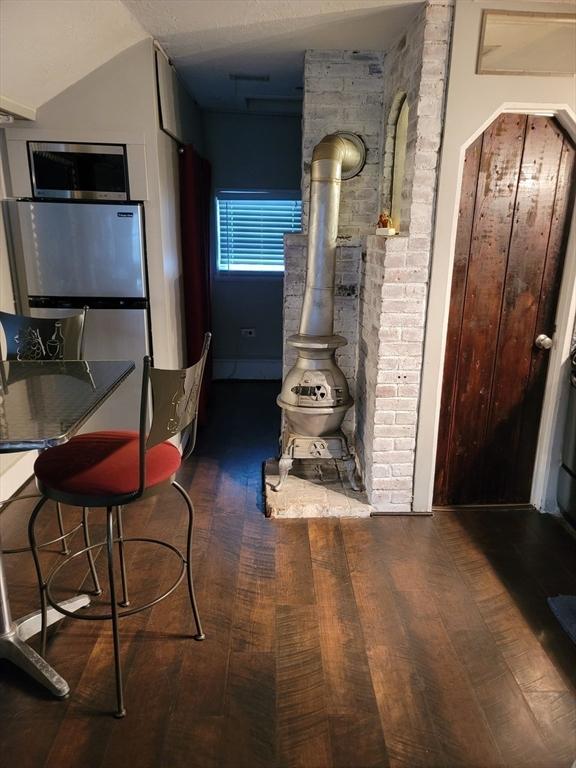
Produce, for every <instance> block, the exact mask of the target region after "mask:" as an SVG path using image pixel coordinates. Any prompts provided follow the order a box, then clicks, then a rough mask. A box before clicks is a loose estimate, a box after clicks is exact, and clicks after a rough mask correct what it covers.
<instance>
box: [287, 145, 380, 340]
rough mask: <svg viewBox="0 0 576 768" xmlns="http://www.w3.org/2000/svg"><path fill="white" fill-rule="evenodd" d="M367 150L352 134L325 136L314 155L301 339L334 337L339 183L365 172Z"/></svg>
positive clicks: (311, 174)
mask: <svg viewBox="0 0 576 768" xmlns="http://www.w3.org/2000/svg"><path fill="white" fill-rule="evenodd" d="M365 157H366V150H365V147H364V143H363V142H362V140H361V139H360V138H359V137H358V136H356V135H355V134H352V133H334V134H331V135H329V136H325V137H324V138H323V139H322V141H320V143H319V144H317V145H316V147H315V148H314V151H313V154H312V164H311V171H310V212H309V223H308V257H307V267H306V287H305V290H304V302H303V305H302V315H301V317H300V328H299V335H303V336H331V335H332V334H333V328H334V282H335V256H336V239H337V237H338V214H339V210H340V182H341V180H342V179H350V178H352V177H353V176H356V175H357V174H358V173H360V171H361V170H362V168H363V166H364V162H365Z"/></svg>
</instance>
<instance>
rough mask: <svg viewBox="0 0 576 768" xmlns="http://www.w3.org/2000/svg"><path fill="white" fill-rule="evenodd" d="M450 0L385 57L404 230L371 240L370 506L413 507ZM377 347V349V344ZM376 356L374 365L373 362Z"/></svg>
mask: <svg viewBox="0 0 576 768" xmlns="http://www.w3.org/2000/svg"><path fill="white" fill-rule="evenodd" d="M451 21H452V7H451V3H449V2H445V3H441V2H440V3H432V4H429V5H427V6H426V7H425V8H423V10H422V12H421V13H420V14H419V16H418V17H417V19H416V20H415V22H414V24H413V25H411V27H410V30H409V31H408V32H407V34H406V36H405V37H404V38H402V39H401V40H400V41H399V42H398V43H397V45H396V47H395V48H394V49H393V50H392V51H390V52H389V53H388V55H387V56H386V59H385V65H384V81H385V84H386V89H385V96H384V102H383V104H384V110H385V113H386V118H385V120H386V123H388V124H389V125H388V130H387V131H386V134H385V136H384V139H383V153H382V155H383V163H382V198H381V199H382V207H383V208H388V209H389V208H390V193H391V189H390V187H391V179H392V159H393V158H392V153H393V141H394V132H393V129H392V127H391V126H392V125H393V123H394V122H395V120H396V116H397V114H398V108H399V102H400V100H401V97H402V96H403V95H404V94H406V96H407V98H408V103H409V107H410V113H409V122H408V142H407V154H406V167H405V178H404V185H403V194H402V197H403V205H402V227H401V234H400V235H398V236H396V237H393V238H385V237H380V236H376V235H373V236H371V237H368V238H367V243H366V256H365V266H364V279H365V282H364V284H363V286H362V291H361V297H362V303H363V305H364V306H362V307H361V309H360V317H361V318H363V321H362V322H361V328H360V349H361V350H363V351H364V353H365V355H366V358H367V362H366V364H365V368H364V370H362V368H359V371H358V375H359V379H361V380H359V382H358V385H357V387H358V390H359V391H362V392H364V393H365V394H364V401H363V405H362V409H363V412H362V415H361V417H359V419H358V421H359V428H360V429H359V433H360V434H359V439H358V444H359V446H360V448H359V451H358V453H359V458H360V461H361V466H362V468H363V472H364V477H365V482H366V486H367V490H368V494H369V498H370V501H371V503H372V505H373V506H374V507H375V508H376V509H378V510H379V511H382V512H390V513H398V512H409V511H410V510H411V508H412V489H413V475H414V455H415V440H416V424H417V420H418V404H419V396H420V380H421V370H422V362H423V339H424V324H425V318H426V301H427V294H428V280H429V271H430V254H431V245H432V229H433V211H434V202H435V194H436V183H437V166H438V155H439V149H440V142H441V130H442V114H443V106H444V92H445V85H446V75H447V73H446V68H447V62H448V52H449V40H450V31H451ZM376 347H377V351H376ZM374 359H376V371H374V366H373V360H374Z"/></svg>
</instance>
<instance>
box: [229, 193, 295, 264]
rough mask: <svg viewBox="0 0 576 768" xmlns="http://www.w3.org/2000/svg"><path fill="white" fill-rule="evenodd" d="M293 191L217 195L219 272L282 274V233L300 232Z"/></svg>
mask: <svg viewBox="0 0 576 768" xmlns="http://www.w3.org/2000/svg"><path fill="white" fill-rule="evenodd" d="M298 194H299V193H296V192H286V193H285V192H282V193H279V192H270V193H263V192H219V193H218V194H217V197H216V211H217V232H218V271H219V272H283V271H284V234H285V233H287V232H299V231H300V228H301V215H302V202H301V200H300V199H298V198H297V195H298Z"/></svg>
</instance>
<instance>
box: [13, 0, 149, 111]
mask: <svg viewBox="0 0 576 768" xmlns="http://www.w3.org/2000/svg"><path fill="white" fill-rule="evenodd" d="M145 37H146V33H145V32H144V30H143V29H142V27H141V26H140V25H139V24H138V23H137V22H136V21H135V20H134V18H133V16H132V15H131V14H130V13H128V12H127V10H126V8H125V7H124V6H123V5H122V4H121V3H120V2H119V0H74V1H73V2H72V1H71V0H0V95H1V96H2V97H4V98H6V99H9V100H10V101H13V102H15V103H16V104H20V105H22V106H25V107H28V108H30V109H35V108H36V107H39V106H40V105H41V104H44V102H46V101H48V100H49V99H51V98H52V97H53V96H56V94H58V93H60V92H61V91H63V90H64V89H65V88H68V86H70V85H72V84H73V83H75V82H77V81H78V80H80V79H81V78H82V77H84V76H85V75H87V74H88V73H89V72H92V70H94V69H96V68H97V67H99V66H100V65H101V64H104V62H106V61H108V60H109V59H111V58H112V57H113V56H116V54H118V53H120V52H121V51H123V50H124V49H125V48H128V47H129V46H131V45H133V44H134V43H136V42H138V41H139V40H143V39H144V38H145Z"/></svg>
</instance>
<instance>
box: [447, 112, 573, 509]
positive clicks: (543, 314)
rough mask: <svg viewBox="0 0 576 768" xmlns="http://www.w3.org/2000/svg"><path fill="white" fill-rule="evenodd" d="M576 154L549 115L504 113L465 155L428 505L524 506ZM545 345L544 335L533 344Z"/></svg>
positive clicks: (553, 317) (541, 397) (530, 476)
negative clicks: (436, 444)
mask: <svg viewBox="0 0 576 768" xmlns="http://www.w3.org/2000/svg"><path fill="white" fill-rule="evenodd" d="M574 157H575V150H574V146H573V144H572V142H571V141H570V139H569V138H568V137H567V136H565V135H564V133H563V131H562V129H561V128H560V126H559V125H558V123H557V122H556V121H555V120H554V119H553V118H550V117H541V116H532V115H517V114H502V115H500V116H499V117H498V118H497V119H496V120H495V121H494V122H493V123H492V124H491V125H490V126H489V127H488V128H487V129H486V130H485V131H484V133H483V134H482V135H481V136H479V137H478V138H477V139H476V141H475V142H474V143H473V144H472V145H471V146H470V147H469V148H468V150H467V151H466V159H465V166H464V174H463V179H462V191H461V198H460V208H459V219H458V230H457V238H456V250H455V261H454V272H453V280H452V292H451V301H450V317H449V325H448V336H447V345H446V358H445V365H444V378H443V389H442V409H441V416H440V428H439V435H438V450H437V458H436V474H435V488H434V504H435V505H437V506H445V505H461V504H521V503H528V502H529V501H530V488H531V483H532V473H533V468H534V459H535V453H536V445H537V438H538V428H539V423H540V415H541V409H542V400H543V395H544V387H545V382H546V373H547V367H548V351H547V349H545V348H541V347H539V346H537V345H536V344H535V341H536V339H537V337H538V336H540V335H543V336H547V337H549V338H552V337H553V335H554V330H555V329H554V319H555V315H556V306H557V301H558V291H559V287H560V284H561V279H562V267H563V262H564V253H565V250H566V237H567V229H568V226H567V225H568V221H567V219H568V215H569V213H570V210H571V204H570V203H571V190H572V188H573V184H572V179H573V168H574ZM543 343H544V345H546V344H547V342H546V341H545V340H544V341H543Z"/></svg>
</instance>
